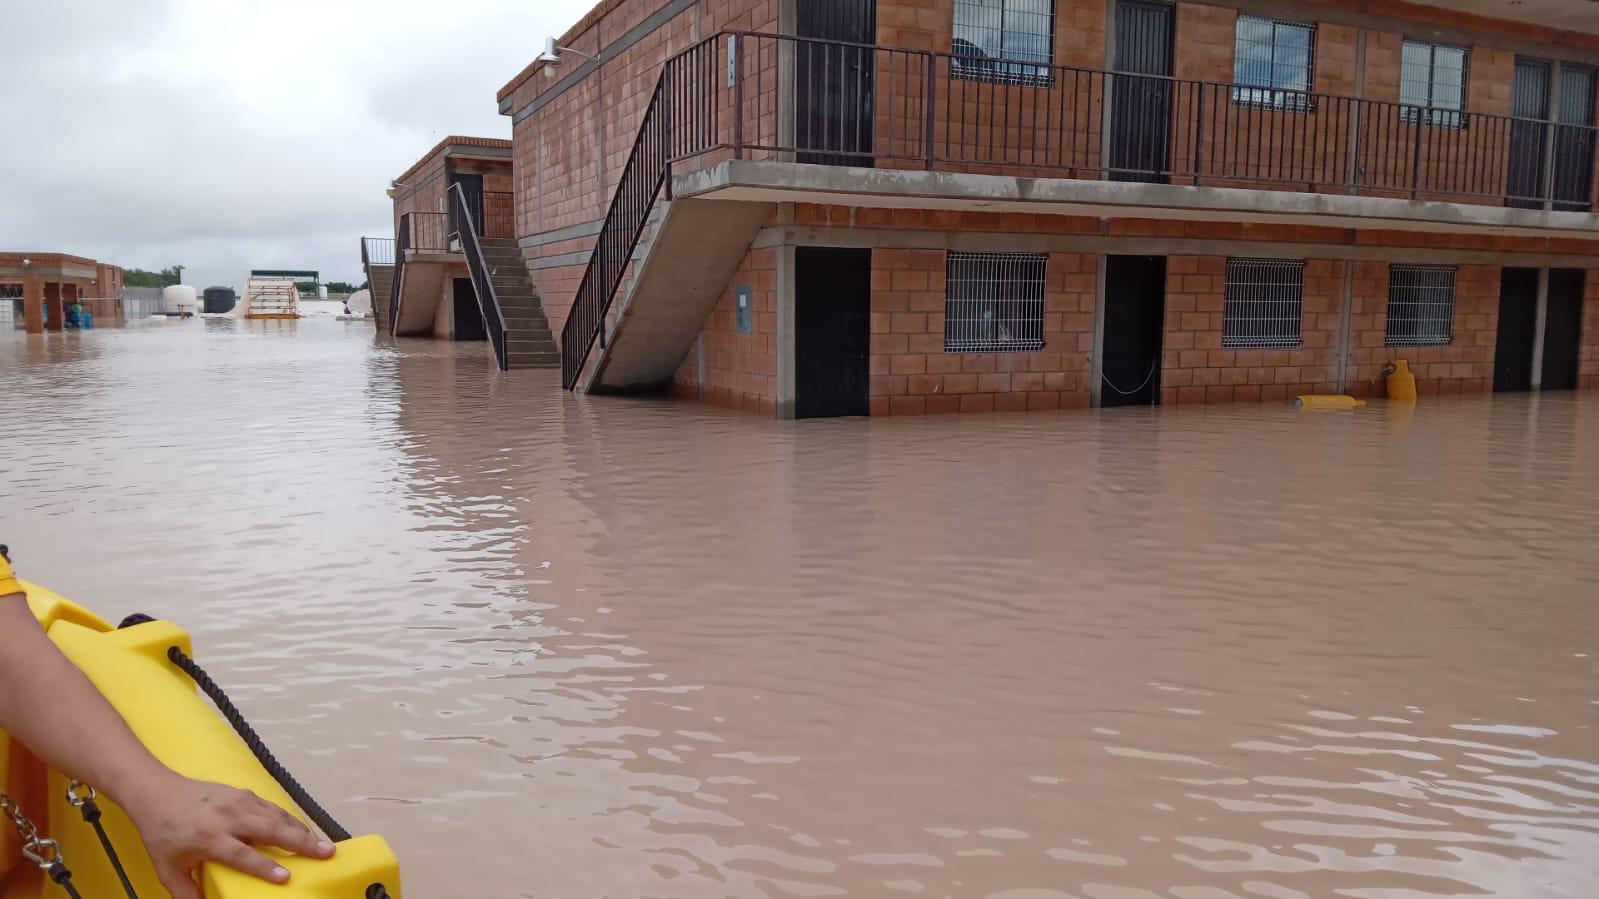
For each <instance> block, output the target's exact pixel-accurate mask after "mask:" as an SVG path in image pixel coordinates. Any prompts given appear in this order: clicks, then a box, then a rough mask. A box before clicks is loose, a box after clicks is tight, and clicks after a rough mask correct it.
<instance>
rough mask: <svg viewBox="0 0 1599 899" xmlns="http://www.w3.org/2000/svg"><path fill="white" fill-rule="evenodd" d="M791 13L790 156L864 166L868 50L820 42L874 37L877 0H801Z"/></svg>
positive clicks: (871, 74) (868, 151) (868, 126)
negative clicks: (792, 93) (793, 17)
mask: <svg viewBox="0 0 1599 899" xmlns="http://www.w3.org/2000/svg"><path fill="white" fill-rule="evenodd" d="M795 15H796V22H795V34H796V36H798V37H799V38H801V40H798V41H795V43H794V91H795V98H794V99H795V102H794V107H795V108H794V147H795V149H797V150H801V151H803V152H800V153H797V154H796V155H795V158H796V159H797V160H798V161H800V162H810V163H816V164H819V165H858V166H870V165H871V164H872V152H873V149H874V140H873V131H872V93H873V88H872V84H873V82H874V81H875V80H876V60H875V59H874V51H873V50H872V49H871V48H870V47H851V46H844V45H842V44H829V43H823V42H824V41H845V42H848V43H851V44H875V43H877V0H804V2H802V3H799V4H796V9H795ZM803 38H814V39H815V40H813V41H807V40H803Z"/></svg>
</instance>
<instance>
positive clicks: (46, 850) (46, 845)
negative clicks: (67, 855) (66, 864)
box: [22, 836, 62, 871]
mask: <svg viewBox="0 0 1599 899" xmlns="http://www.w3.org/2000/svg"><path fill="white" fill-rule="evenodd" d="M22 855H23V857H24V858H26V859H27V860H28V861H31V862H33V863H34V864H36V865H38V866H39V867H40V869H41V870H45V871H48V870H50V869H51V868H53V867H55V866H56V864H57V863H59V862H61V861H62V858H61V845H60V844H59V843H57V842H56V841H55V840H52V839H50V838H49V837H40V836H35V837H34V838H33V839H32V840H30V841H28V842H26V843H23V844H22Z"/></svg>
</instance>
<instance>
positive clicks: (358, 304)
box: [344, 289, 372, 315]
mask: <svg viewBox="0 0 1599 899" xmlns="http://www.w3.org/2000/svg"><path fill="white" fill-rule="evenodd" d="M344 304H345V305H346V306H349V307H350V311H351V312H353V313H355V314H356V315H371V314H372V291H370V290H365V289H363V290H357V291H356V292H355V293H352V294H350V298H349V299H348V300H345V301H344Z"/></svg>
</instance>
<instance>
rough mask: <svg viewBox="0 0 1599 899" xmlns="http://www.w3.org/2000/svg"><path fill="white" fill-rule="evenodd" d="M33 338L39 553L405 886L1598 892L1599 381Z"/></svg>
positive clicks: (249, 338) (466, 889) (30, 486)
mask: <svg viewBox="0 0 1599 899" xmlns="http://www.w3.org/2000/svg"><path fill="white" fill-rule="evenodd" d="M553 379H554V376H553V375H552V374H551V373H546V372H516V373H512V374H511V375H508V376H505V375H496V374H495V373H494V372H493V371H492V370H490V367H489V365H488V363H487V361H486V359H485V357H484V355H483V354H482V351H481V348H480V347H474V346H451V345H448V344H443V343H434V342H427V341H408V342H402V343H401V344H400V345H398V346H395V345H391V344H386V343H380V342H377V341H375V340H374V339H373V338H372V336H371V326H370V325H369V324H366V323H348V324H347V323H337V322H329V321H319V322H307V321H302V322H299V323H294V322H253V323H245V322H213V321H205V322H189V323H184V324H151V325H147V326H143V327H135V328H130V329H128V330H125V331H113V330H101V331H95V332H91V333H88V334H73V335H67V336H65V337H61V336H55V337H52V338H51V339H49V340H48V341H41V340H40V339H39V338H34V339H32V340H27V339H24V338H22V337H20V336H18V337H16V338H11V337H10V336H9V335H7V336H4V337H0V398H3V399H0V402H3V404H4V405H3V408H4V417H5V421H6V436H5V437H4V438H3V441H0V541H3V542H9V543H10V544H11V545H12V546H13V548H14V552H13V555H14V556H15V558H16V559H17V561H18V563H19V565H20V566H21V568H22V569H23V572H24V574H25V575H26V576H30V577H32V578H34V579H36V580H39V581H42V582H44V583H47V584H50V585H52V586H54V587H56V588H57V589H59V590H61V591H62V592H64V593H66V594H68V595H70V596H73V597H76V598H79V599H81V600H83V601H85V602H87V603H89V604H91V605H92V606H94V607H96V608H98V609H99V610H101V611H103V612H105V613H107V614H110V615H121V614H123V613H125V612H131V611H144V612H149V613H151V614H156V615H160V616H163V617H170V618H173V619H175V620H177V621H179V622H181V623H183V624H185V625H186V626H188V627H189V628H191V629H192V630H193V632H194V634H195V642H196V646H197V649H198V652H199V655H200V656H201V658H202V660H204V661H205V662H207V663H208V664H209V665H210V666H211V668H212V670H213V672H214V673H216V674H217V676H218V677H219V679H220V680H222V681H223V682H224V683H226V684H228V685H229V686H230V687H231V688H232V690H233V691H234V692H235V693H236V695H237V697H238V699H239V702H240V704H241V705H242V706H243V707H244V708H245V710H246V711H247V712H248V713H250V714H251V715H252V716H253V717H254V718H255V719H256V721H257V724H258V726H259V728H260V730H261V731H262V732H263V733H264V734H265V735H266V736H267V737H268V739H269V741H270V742H271V743H272V744H273V745H274V748H276V749H277V751H278V754H279V755H280V756H282V757H283V758H285V759H286V760H288V761H289V762H290V766H291V767H292V768H294V769H295V770H296V771H297V773H299V775H300V776H301V779H302V780H304V781H305V782H306V783H307V784H309V785H311V787H312V789H313V791H314V792H315V793H317V794H318V795H319V796H320V797H321V798H322V799H323V800H324V801H325V802H326V803H327V804H328V805H329V806H330V807H331V809H332V811H333V812H334V813H335V815H336V816H337V817H339V818H340V819H342V821H343V823H345V824H346V826H349V827H350V828H351V829H352V830H356V831H366V830H377V831H381V832H383V833H384V834H386V835H388V836H389V838H390V839H391V841H392V842H393V843H394V845H395V846H396V848H397V849H398V850H399V852H400V854H401V857H402V861H403V865H404V870H405V875H406V886H407V888H408V894H409V895H411V896H413V897H434V896H462V895H475V896H486V897H487V896H492V897H502V896H539V897H557V899H565V897H572V899H594V897H705V899H713V897H714V899H720V897H753V896H868V897H880V896H889V895H897V894H899V893H909V894H917V893H919V894H922V895H926V896H940V897H999V899H1064V897H1079V899H1084V897H1086V899H1149V897H1171V899H1223V897H1238V899H1261V897H1264V899H1287V897H1323V896H1334V895H1337V896H1351V897H1368V899H1414V897H1436V896H1466V895H1471V896H1477V895H1490V896H1514V897H1567V896H1570V897H1590V896H1595V895H1599V728H1596V725H1599V602H1596V599H1595V587H1596V584H1599V553H1596V552H1595V544H1594V534H1595V528H1594V524H1593V522H1594V517H1595V515H1596V510H1599V465H1596V464H1595V462H1594V459H1595V458H1596V454H1595V450H1596V449H1599V395H1588V396H1574V395H1553V394H1551V395H1548V396H1543V397H1541V398H1539V397H1530V396H1517V397H1510V398H1500V399H1491V398H1469V399H1460V400H1453V401H1431V402H1424V403H1423V404H1422V405H1420V406H1419V407H1418V408H1416V409H1415V410H1414V412H1413V413H1411V412H1403V411H1399V410H1394V409H1385V408H1382V407H1373V408H1370V409H1366V410H1363V411H1361V412H1359V413H1355V414H1320V415H1317V414H1301V413H1297V412H1294V411H1292V410H1290V409H1287V408H1281V407H1276V406H1236V407H1213V408H1208V409H1173V410H1165V411H1160V412H1150V411H1140V410H1118V411H1115V412H1110V413H1106V414H1094V413H1084V412H1075V413H1060V414H1053V413H1048V414H1033V415H1020V416H999V417H994V416H988V415H979V416H968V417H957V418H939V419H922V420H917V419H899V420H876V421H862V420H851V421H815V422H801V423H784V422H773V421H767V420H762V419H759V418H756V417H751V416H746V415H742V414H738V413H731V412H723V411H720V410H716V409H707V408H700V407H696V406H687V405H677V404H671V403H668V402H663V401H634V400H617V399H605V400H585V399H582V398H573V397H570V396H567V395H565V394H562V393H561V392H560V391H558V390H557V389H555V385H554V380H553Z"/></svg>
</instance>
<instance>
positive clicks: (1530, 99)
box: [1505, 56, 1549, 209]
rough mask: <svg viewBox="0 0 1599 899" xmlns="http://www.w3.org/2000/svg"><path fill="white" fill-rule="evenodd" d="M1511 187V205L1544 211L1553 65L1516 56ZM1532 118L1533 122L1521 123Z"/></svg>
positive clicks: (1512, 92)
mask: <svg viewBox="0 0 1599 899" xmlns="http://www.w3.org/2000/svg"><path fill="white" fill-rule="evenodd" d="M1510 114H1511V115H1513V116H1515V117H1516V121H1512V122H1511V123H1510V159H1509V162H1508V168H1509V170H1510V171H1509V179H1510V180H1509V184H1508V185H1507V186H1506V189H1505V194H1506V195H1507V196H1509V197H1510V198H1511V199H1510V203H1509V205H1511V206H1519V207H1521V208H1523V209H1542V208H1543V203H1542V202H1541V201H1540V200H1538V199H1537V198H1538V197H1541V196H1542V195H1543V189H1544V183H1543V182H1544V148H1545V146H1547V145H1546V144H1545V142H1544V135H1545V132H1546V128H1545V126H1544V125H1543V122H1544V121H1546V120H1547V119H1548V118H1549V63H1547V62H1545V61H1544V60H1541V59H1527V58H1526V57H1521V56H1518V57H1516V80H1515V81H1514V83H1513V84H1512V86H1511V88H1510ZM1522 119H1528V120H1531V121H1521V120H1522Z"/></svg>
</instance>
